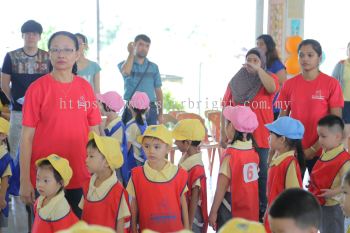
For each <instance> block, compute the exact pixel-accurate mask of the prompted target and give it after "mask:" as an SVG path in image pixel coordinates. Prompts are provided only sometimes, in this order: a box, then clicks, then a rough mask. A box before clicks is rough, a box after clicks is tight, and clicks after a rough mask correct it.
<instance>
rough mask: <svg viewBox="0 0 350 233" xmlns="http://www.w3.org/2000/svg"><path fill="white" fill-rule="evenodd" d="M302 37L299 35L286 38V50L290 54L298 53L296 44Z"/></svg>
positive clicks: (297, 44)
mask: <svg viewBox="0 0 350 233" xmlns="http://www.w3.org/2000/svg"><path fill="white" fill-rule="evenodd" d="M302 40H303V39H302V38H301V37H300V36H290V37H288V38H287V40H286V50H287V52H288V53H290V54H297V53H298V46H299V44H300V43H301V41H302Z"/></svg>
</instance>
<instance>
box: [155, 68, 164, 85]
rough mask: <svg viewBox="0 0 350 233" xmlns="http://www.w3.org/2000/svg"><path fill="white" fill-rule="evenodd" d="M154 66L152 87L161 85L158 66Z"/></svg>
mask: <svg viewBox="0 0 350 233" xmlns="http://www.w3.org/2000/svg"><path fill="white" fill-rule="evenodd" d="M154 66H155V68H154V72H155V74H154V87H155V88H160V87H161V86H162V80H161V78H160V73H159V69H158V66H157V65H155V64H154Z"/></svg>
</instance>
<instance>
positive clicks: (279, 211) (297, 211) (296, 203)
mask: <svg viewBox="0 0 350 233" xmlns="http://www.w3.org/2000/svg"><path fill="white" fill-rule="evenodd" d="M321 214H322V212H321V206H320V204H319V203H318V201H317V200H316V198H315V197H314V196H313V195H312V194H311V193H310V192H308V191H305V190H303V189H300V188H291V189H287V190H285V191H284V192H282V193H281V194H280V195H279V196H278V197H277V198H276V200H275V201H274V202H273V203H272V206H271V208H270V210H269V215H270V216H271V217H272V218H291V219H293V220H294V221H295V224H296V225H297V226H298V227H300V228H302V229H305V228H308V227H316V228H317V229H319V227H320V223H321Z"/></svg>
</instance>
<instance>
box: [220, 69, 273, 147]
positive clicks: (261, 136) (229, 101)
mask: <svg viewBox="0 0 350 233" xmlns="http://www.w3.org/2000/svg"><path fill="white" fill-rule="evenodd" d="M270 76H271V77H272V78H273V80H274V82H275V85H276V91H277V90H278V89H279V83H278V77H277V76H276V75H274V74H271V73H270ZM274 96H275V93H269V92H267V91H266V89H265V88H264V86H261V88H260V90H259V92H258V93H257V94H256V95H255V97H254V98H253V99H252V100H251V101H249V102H246V103H245V104H244V106H248V107H250V108H251V109H252V111H253V112H254V113H255V114H256V117H257V118H258V122H259V126H258V128H257V129H256V130H255V131H254V133H253V136H254V139H255V141H256V143H257V144H258V146H259V147H260V148H270V146H269V141H268V138H269V131H268V130H267V128H266V127H265V124H268V123H271V122H273V111H272V101H273V97H274ZM222 105H223V107H226V106H235V105H236V104H235V102H234V101H233V96H232V91H231V88H230V85H228V87H227V89H226V92H225V95H224V98H223V100H222Z"/></svg>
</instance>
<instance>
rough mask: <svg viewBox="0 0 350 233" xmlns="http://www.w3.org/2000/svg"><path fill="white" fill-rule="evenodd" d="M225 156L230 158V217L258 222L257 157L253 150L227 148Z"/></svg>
mask: <svg viewBox="0 0 350 233" xmlns="http://www.w3.org/2000/svg"><path fill="white" fill-rule="evenodd" d="M226 154H227V155H229V156H230V169H231V213H232V217H239V218H245V219H248V220H253V221H258V220H259V188H258V178H259V176H258V167H259V156H258V154H257V153H256V152H255V150H254V149H248V150H242V149H236V148H228V149H227V150H226Z"/></svg>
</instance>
